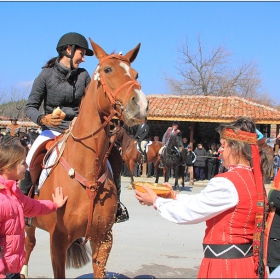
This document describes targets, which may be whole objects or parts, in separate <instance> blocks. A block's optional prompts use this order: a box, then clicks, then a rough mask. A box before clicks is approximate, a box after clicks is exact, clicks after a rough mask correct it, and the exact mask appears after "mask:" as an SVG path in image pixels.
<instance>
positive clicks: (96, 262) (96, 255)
mask: <svg viewBox="0 0 280 280" xmlns="http://www.w3.org/2000/svg"><path fill="white" fill-rule="evenodd" d="M96 228H97V230H98V232H96V233H95V238H94V239H91V242H90V245H91V249H92V268H93V272H94V278H95V279H101V278H102V279H104V278H106V263H107V260H108V258H109V254H110V251H111V249H112V245H113V234H112V230H111V229H110V230H109V231H107V232H105V233H104V228H103V227H102V228H103V230H102V229H98V227H96Z"/></svg>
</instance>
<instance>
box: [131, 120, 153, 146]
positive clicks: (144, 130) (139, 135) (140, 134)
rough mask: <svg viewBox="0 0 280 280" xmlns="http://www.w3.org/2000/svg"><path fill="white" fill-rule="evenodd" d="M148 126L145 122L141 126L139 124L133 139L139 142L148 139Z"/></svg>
mask: <svg viewBox="0 0 280 280" xmlns="http://www.w3.org/2000/svg"><path fill="white" fill-rule="evenodd" d="M149 130H150V128H149V126H148V125H147V124H146V123H145V124H144V125H143V127H142V124H139V126H138V130H137V132H136V134H135V136H134V139H136V140H137V141H138V142H141V141H143V140H148V138H149Z"/></svg>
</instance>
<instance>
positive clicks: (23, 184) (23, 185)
mask: <svg viewBox="0 0 280 280" xmlns="http://www.w3.org/2000/svg"><path fill="white" fill-rule="evenodd" d="M31 186H32V181H31V177H30V172H29V171H28V170H26V171H25V175H24V180H20V181H19V188H20V190H21V191H22V193H23V194H24V195H28V193H29V191H30V188H31ZM24 222H25V226H26V227H30V226H31V222H32V218H26V217H25V218H24Z"/></svg>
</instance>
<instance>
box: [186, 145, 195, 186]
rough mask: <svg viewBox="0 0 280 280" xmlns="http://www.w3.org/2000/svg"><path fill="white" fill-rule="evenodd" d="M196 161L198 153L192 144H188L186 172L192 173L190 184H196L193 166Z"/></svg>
mask: <svg viewBox="0 0 280 280" xmlns="http://www.w3.org/2000/svg"><path fill="white" fill-rule="evenodd" d="M195 161H196V154H195V153H194V152H193V151H192V145H188V146H187V154H186V173H187V174H189V175H190V184H191V185H193V184H194V180H193V166H194V163H195Z"/></svg>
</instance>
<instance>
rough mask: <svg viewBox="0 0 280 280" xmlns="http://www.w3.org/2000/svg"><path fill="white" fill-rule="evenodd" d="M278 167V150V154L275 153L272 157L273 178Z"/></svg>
mask: <svg viewBox="0 0 280 280" xmlns="http://www.w3.org/2000/svg"><path fill="white" fill-rule="evenodd" d="M279 168H280V155H279V151H278V154H276V153H275V154H274V158H273V179H274V178H275V176H276V174H277V172H278V170H279Z"/></svg>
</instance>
